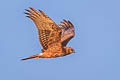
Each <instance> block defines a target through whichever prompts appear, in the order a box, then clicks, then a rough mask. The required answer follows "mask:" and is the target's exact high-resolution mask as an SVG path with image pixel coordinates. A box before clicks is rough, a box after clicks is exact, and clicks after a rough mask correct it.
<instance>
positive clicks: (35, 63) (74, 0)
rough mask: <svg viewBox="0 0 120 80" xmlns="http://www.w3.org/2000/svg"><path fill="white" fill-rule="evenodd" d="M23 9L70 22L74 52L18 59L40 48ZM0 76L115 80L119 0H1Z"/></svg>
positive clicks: (119, 68)
mask: <svg viewBox="0 0 120 80" xmlns="http://www.w3.org/2000/svg"><path fill="white" fill-rule="evenodd" d="M28 7H33V8H35V9H41V10H43V11H44V12H45V13H46V14H48V15H49V16H50V17H51V18H52V19H53V20H54V21H55V22H56V23H57V24H59V23H60V21H62V20H63V19H67V20H70V21H71V22H72V23H73V24H74V26H75V32H76V36H75V37H74V38H73V39H72V40H71V41H70V43H69V44H68V46H71V47H73V48H74V49H75V50H76V53H75V54H71V55H68V56H65V57H60V58H55V59H38V60H36V59H33V60H27V61H20V59H22V58H24V57H28V56H31V55H34V54H37V53H40V52H41V46H40V43H39V40H38V34H37V29H36V27H35V25H34V24H33V22H32V20H30V19H28V18H27V17H25V14H24V9H27V8H28ZM0 80H120V0H1V1H0Z"/></svg>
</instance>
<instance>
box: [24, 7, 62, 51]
mask: <svg viewBox="0 0 120 80" xmlns="http://www.w3.org/2000/svg"><path fill="white" fill-rule="evenodd" d="M26 11H27V12H25V14H27V17H29V18H31V19H32V20H33V22H34V23H35V25H36V27H37V29H38V34H39V39H40V43H41V45H42V47H43V49H42V51H44V50H47V49H48V48H49V47H51V45H53V44H55V43H58V42H59V43H60V44H61V32H62V31H61V28H60V27H58V25H57V24H56V23H55V22H54V21H53V20H52V19H51V18H49V17H48V16H47V15H46V14H45V13H44V12H43V11H42V10H38V11H37V10H35V9H34V8H30V9H26Z"/></svg>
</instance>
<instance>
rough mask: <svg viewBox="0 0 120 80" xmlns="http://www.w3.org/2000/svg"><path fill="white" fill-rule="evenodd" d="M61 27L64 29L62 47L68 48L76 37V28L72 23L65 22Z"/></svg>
mask: <svg viewBox="0 0 120 80" xmlns="http://www.w3.org/2000/svg"><path fill="white" fill-rule="evenodd" d="M59 27H60V28H61V29H62V36H61V42H62V46H66V45H67V43H68V42H69V41H70V40H71V39H72V38H73V37H74V36H75V31H74V26H73V24H72V23H71V22H70V21H67V20H63V21H62V22H61V24H59Z"/></svg>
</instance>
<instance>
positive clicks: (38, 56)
mask: <svg viewBox="0 0 120 80" xmlns="http://www.w3.org/2000/svg"><path fill="white" fill-rule="evenodd" d="M40 57H41V55H40V54H36V55H33V56H29V57H27V58H23V59H21V60H22V61H23V60H27V59H33V58H34V59H38V58H40Z"/></svg>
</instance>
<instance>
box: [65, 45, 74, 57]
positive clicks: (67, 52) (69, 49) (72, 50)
mask: <svg viewBox="0 0 120 80" xmlns="http://www.w3.org/2000/svg"><path fill="white" fill-rule="evenodd" d="M64 49H65V52H66V55H67V54H71V53H75V50H74V49H73V48H71V47H64Z"/></svg>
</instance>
